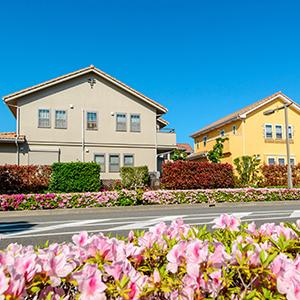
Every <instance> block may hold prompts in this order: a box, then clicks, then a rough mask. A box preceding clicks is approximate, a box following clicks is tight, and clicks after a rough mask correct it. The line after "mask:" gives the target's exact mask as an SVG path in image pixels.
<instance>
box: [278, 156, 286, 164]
mask: <svg viewBox="0 0 300 300" xmlns="http://www.w3.org/2000/svg"><path fill="white" fill-rule="evenodd" d="M281 159H283V164H280V162H279V160H281ZM277 163H278V165H279V166H285V165H286V159H285V157H282V156H280V157H278V158H277Z"/></svg>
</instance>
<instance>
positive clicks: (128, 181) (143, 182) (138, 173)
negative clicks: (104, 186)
mask: <svg viewBox="0 0 300 300" xmlns="http://www.w3.org/2000/svg"><path fill="white" fill-rule="evenodd" d="M120 175H121V181H122V185H123V186H124V187H125V188H126V189H137V188H144V187H145V186H147V185H148V184H149V171H148V167H147V166H141V167H122V168H121V172H120Z"/></svg>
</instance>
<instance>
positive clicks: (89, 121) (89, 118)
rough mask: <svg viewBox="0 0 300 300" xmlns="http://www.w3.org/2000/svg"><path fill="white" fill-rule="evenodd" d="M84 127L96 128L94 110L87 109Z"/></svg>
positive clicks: (96, 121)
mask: <svg viewBox="0 0 300 300" xmlns="http://www.w3.org/2000/svg"><path fill="white" fill-rule="evenodd" d="M86 128H87V129H90V130H97V129H98V118H97V113H96V112H90V111H88V112H87V113H86Z"/></svg>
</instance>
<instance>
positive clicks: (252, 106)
mask: <svg viewBox="0 0 300 300" xmlns="http://www.w3.org/2000/svg"><path fill="white" fill-rule="evenodd" d="M277 96H282V97H284V98H286V99H288V100H289V101H291V102H293V101H292V100H291V99H290V98H288V97H287V96H286V95H285V94H283V93H282V92H280V91H279V92H277V93H275V94H273V95H271V96H268V97H266V98H264V99H261V100H259V101H257V102H255V103H252V104H250V105H248V106H246V107H244V108H242V109H240V110H238V111H236V112H234V113H231V114H229V115H227V116H225V117H223V118H221V119H219V120H217V121H215V122H213V123H211V124H209V125H208V126H205V127H203V128H202V129H200V130H198V131H196V132H195V133H193V134H192V135H191V137H197V136H198V135H200V134H203V133H205V132H207V131H209V130H211V129H214V128H217V127H219V126H221V125H223V124H224V123H227V122H230V121H233V120H236V119H239V118H240V117H241V115H243V114H246V113H247V112H249V111H252V110H253V109H255V108H257V107H259V106H260V105H262V104H264V103H266V102H268V101H269V100H271V99H272V98H275V97H277ZM293 103H294V104H295V106H297V107H298V108H300V106H299V105H298V104H297V103H295V102H293Z"/></svg>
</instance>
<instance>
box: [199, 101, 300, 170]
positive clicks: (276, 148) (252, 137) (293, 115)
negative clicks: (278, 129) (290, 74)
mask: <svg viewBox="0 0 300 300" xmlns="http://www.w3.org/2000/svg"><path fill="white" fill-rule="evenodd" d="M283 103H284V102H283V101H282V100H281V99H280V98H277V99H275V100H274V101H272V102H271V103H269V104H266V105H264V106H263V107H261V108H260V109H257V110H255V112H253V113H250V114H248V115H247V118H246V119H244V120H238V121H234V122H231V123H229V124H226V125H224V126H222V127H219V128H217V129H214V130H212V131H210V132H208V133H205V134H202V135H200V136H198V137H196V138H195V139H194V151H195V152H196V153H199V152H207V151H209V150H211V149H212V147H213V145H214V144H215V140H216V138H218V137H220V131H221V130H223V129H224V130H225V137H228V138H229V140H228V141H225V143H224V153H225V157H224V158H223V159H222V162H229V163H231V164H232V163H233V160H234V159H235V158H236V157H239V156H242V155H254V154H256V155H259V156H260V159H261V162H262V163H267V159H268V157H274V158H275V160H276V162H277V163H278V158H279V157H282V158H285V162H287V161H286V145H285V127H284V110H280V111H278V112H275V113H274V114H272V115H269V116H265V115H263V112H264V111H266V110H269V109H274V108H277V107H280V106H282V105H283ZM288 117H289V125H292V126H293V135H294V137H293V140H292V141H291V143H290V150H291V151H290V152H291V157H293V158H295V163H298V162H300V138H297V135H299V133H300V113H299V111H297V110H296V109H294V108H292V107H289V112H288ZM266 123H267V124H272V125H273V140H266V139H265V134H264V125H265V124H266ZM275 124H280V125H282V130H283V139H282V140H276V139H275ZM233 125H235V126H236V128H237V130H236V134H233V130H232V127H233ZM204 136H207V145H206V147H204V143H203V137H204ZM197 142H198V143H197ZM197 145H198V146H197Z"/></svg>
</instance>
